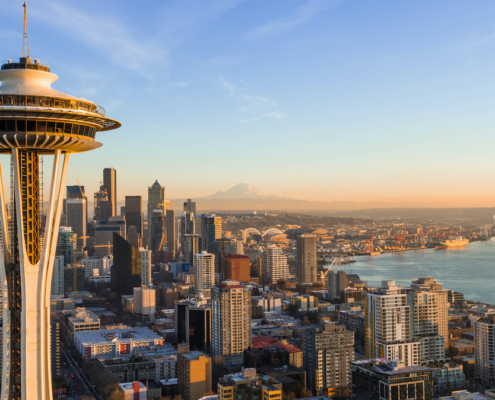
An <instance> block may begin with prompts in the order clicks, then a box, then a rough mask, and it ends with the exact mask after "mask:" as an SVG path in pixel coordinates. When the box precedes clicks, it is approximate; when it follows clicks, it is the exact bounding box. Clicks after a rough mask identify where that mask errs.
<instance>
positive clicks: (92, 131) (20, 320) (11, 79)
mask: <svg viewBox="0 0 495 400" xmlns="http://www.w3.org/2000/svg"><path fill="white" fill-rule="evenodd" d="M56 80H57V75H55V74H53V73H51V71H50V68H49V67H48V64H47V63H45V62H43V61H41V60H37V59H34V60H33V59H31V57H30V56H29V45H28V41H27V20H26V4H24V35H23V54H22V57H21V58H19V59H8V60H5V61H4V63H3V64H2V66H1V68H0V84H1V86H0V153H3V154H10V155H11V157H12V168H13V186H14V193H13V198H14V204H13V206H14V212H13V214H12V219H13V223H12V225H11V226H12V228H11V231H10V232H9V229H8V226H7V209H6V203H5V193H4V187H3V182H2V176H1V169H0V249H1V252H0V253H2V256H0V278H1V288H2V293H3V300H4V308H3V332H2V334H3V364H2V368H3V369H2V390H1V399H0V400H10V399H15V400H47V399H52V387H51V365H50V364H51V359H50V291H51V280H52V273H53V263H54V258H55V251H56V244H57V236H58V230H59V225H60V215H61V211H62V199H63V193H64V190H63V188H64V186H65V179H66V176H67V168H68V165H69V155H70V154H71V153H79V152H83V151H89V150H93V149H96V148H98V147H101V146H102V144H101V143H99V142H97V141H95V135H96V132H100V131H106V130H111V129H116V128H118V127H120V123H119V122H117V121H115V120H112V119H109V118H107V117H106V116H105V114H106V112H105V110H104V109H103V108H101V107H99V106H97V105H96V104H94V103H93V102H91V101H88V100H85V99H80V98H76V97H73V96H69V95H67V94H64V93H61V92H58V91H56V90H54V89H52V88H51V84H52V83H53V82H54V81H56ZM40 155H52V156H53V170H52V179H51V185H50V189H49V199H48V211H47V214H46V223H45V226H44V240H43V242H42V241H41V240H40V226H41V224H40V221H41V220H42V217H43V216H42V215H40V207H39V205H40V202H42V201H43V199H42V198H40V192H39V188H40V174H39V157H40ZM0 168H1V166H0ZM11 195H12V194H11ZM9 238H11V240H12V243H10V240H9ZM41 243H43V245H42V247H41Z"/></svg>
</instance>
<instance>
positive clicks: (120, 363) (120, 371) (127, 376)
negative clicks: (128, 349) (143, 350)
mask: <svg viewBox="0 0 495 400" xmlns="http://www.w3.org/2000/svg"><path fill="white" fill-rule="evenodd" d="M97 365H98V367H99V368H101V369H102V370H104V371H106V372H108V373H110V374H111V375H112V376H113V377H114V378H115V379H116V380H117V381H118V382H120V383H125V382H129V381H131V380H132V379H136V380H139V381H143V380H155V363H154V361H153V360H152V359H150V358H148V357H141V356H124V357H112V358H98V359H97Z"/></svg>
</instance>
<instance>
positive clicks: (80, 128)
mask: <svg viewBox="0 0 495 400" xmlns="http://www.w3.org/2000/svg"><path fill="white" fill-rule="evenodd" d="M3 132H39V133H45V132H48V133H62V134H69V135H80V136H87V137H90V138H92V139H94V138H95V135H96V129H95V128H93V127H92V126H88V125H82V124H74V123H69V122H66V123H64V122H54V121H34V120H29V119H28V120H26V119H17V120H16V119H0V133H3Z"/></svg>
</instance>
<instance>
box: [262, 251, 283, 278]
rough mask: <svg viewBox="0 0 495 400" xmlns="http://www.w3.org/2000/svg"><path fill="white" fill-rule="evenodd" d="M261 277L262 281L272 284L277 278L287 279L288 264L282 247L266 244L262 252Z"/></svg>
mask: <svg viewBox="0 0 495 400" xmlns="http://www.w3.org/2000/svg"><path fill="white" fill-rule="evenodd" d="M261 265H262V278H263V281H264V282H267V283H270V284H274V283H277V281H278V280H279V279H287V278H288V277H289V265H288V264H287V256H285V255H284V254H283V252H282V249H281V248H280V247H278V246H276V245H273V244H272V245H268V247H267V248H266V250H265V251H264V252H263V262H262V263H261Z"/></svg>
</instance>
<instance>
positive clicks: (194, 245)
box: [182, 235, 200, 266]
mask: <svg viewBox="0 0 495 400" xmlns="http://www.w3.org/2000/svg"><path fill="white" fill-rule="evenodd" d="M199 252H200V250H199V236H198V235H184V236H182V254H183V255H184V261H185V262H187V263H189V265H191V266H194V265H196V258H195V257H196V254H198V253H199Z"/></svg>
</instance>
